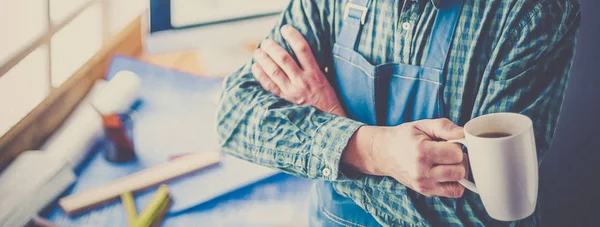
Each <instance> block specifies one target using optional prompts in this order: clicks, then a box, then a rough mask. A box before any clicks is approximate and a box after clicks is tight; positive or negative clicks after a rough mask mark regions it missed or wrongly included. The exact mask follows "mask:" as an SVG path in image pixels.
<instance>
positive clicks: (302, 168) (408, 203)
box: [217, 0, 580, 226]
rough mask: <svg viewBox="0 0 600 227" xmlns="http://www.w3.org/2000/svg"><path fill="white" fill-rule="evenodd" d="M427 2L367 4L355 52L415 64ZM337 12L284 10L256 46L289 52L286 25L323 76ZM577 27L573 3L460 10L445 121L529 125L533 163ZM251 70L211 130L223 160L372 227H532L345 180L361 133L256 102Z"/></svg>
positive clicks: (432, 4)
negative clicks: (365, 215) (280, 180)
mask: <svg viewBox="0 0 600 227" xmlns="http://www.w3.org/2000/svg"><path fill="white" fill-rule="evenodd" d="M438 1H443V0H372V1H371V4H370V8H369V12H368V16H367V21H366V23H365V25H364V27H363V30H362V33H361V37H360V43H359V45H358V49H357V51H358V52H359V53H361V54H362V55H363V56H364V57H365V58H367V59H368V60H369V61H370V62H371V63H372V64H382V63H386V62H401V63H407V64H415V65H421V64H423V62H424V60H425V58H424V51H425V50H426V49H427V44H428V42H427V40H428V38H429V36H430V32H431V29H432V25H433V22H434V19H435V15H436V6H437V5H438V4H439V2H438ZM347 2H348V1H347V0H293V1H292V2H291V3H290V5H289V6H288V7H287V9H286V10H285V11H284V12H283V13H282V15H281V17H280V19H279V22H278V23H277V24H276V25H275V27H274V29H273V30H272V32H271V33H270V34H269V35H268V38H270V39H273V40H275V41H276V42H278V43H279V44H280V45H282V46H284V47H285V48H286V49H287V50H288V51H289V52H292V50H291V48H290V47H289V46H288V45H287V44H286V43H285V41H284V40H283V38H282V36H281V34H280V28H281V27H282V26H283V25H285V24H290V25H292V26H294V27H295V28H297V29H298V30H299V31H300V32H301V33H303V34H304V36H305V38H306V39H307V40H308V42H309V44H310V45H311V48H312V51H313V53H314V54H315V57H316V59H317V61H318V63H319V64H320V66H321V67H322V68H323V70H325V69H326V68H331V66H332V62H333V61H332V46H333V44H334V43H335V42H336V36H337V34H338V33H339V32H340V28H341V26H342V15H343V10H344V6H345V5H346V3H347ZM406 23H407V24H408V25H409V26H406V25H405V24H406ZM579 23H580V9H579V4H578V2H577V1H575V0H536V1H532V0H493V1H492V0H465V2H464V6H463V8H462V12H461V15H460V17H459V22H458V26H457V28H456V33H455V35H454V40H453V42H452V47H451V50H450V53H449V56H448V62H447V64H446V68H445V70H444V75H445V87H444V103H445V108H446V111H445V112H446V113H448V114H447V116H446V117H448V118H449V119H451V120H452V121H454V122H455V123H457V124H459V125H464V123H466V122H467V121H468V120H469V119H471V118H473V117H477V116H479V115H483V114H487V113H494V112H519V113H522V114H525V115H527V116H529V117H531V118H532V119H533V121H534V127H535V136H536V144H537V151H538V157H539V158H540V160H541V157H542V156H543V154H544V152H545V151H546V150H548V147H549V144H550V142H551V140H552V135H553V133H554V128H555V126H556V123H557V119H558V115H559V111H560V108H561V103H562V100H563V93H564V90H565V86H566V83H567V77H568V72H569V68H570V66H571V61H572V58H573V55H574V46H575V43H576V36H577V32H578V28H579ZM403 24H404V25H403ZM252 63H253V61H252V60H250V61H249V62H248V63H247V64H246V65H245V66H243V67H242V68H241V69H240V70H239V71H238V72H236V73H234V74H232V75H230V76H229V77H228V78H227V79H226V80H225V82H224V92H223V94H222V97H221V101H220V107H219V112H218V128H217V130H218V133H219V136H220V142H221V146H222V148H223V150H224V151H225V152H228V153H229V154H232V155H234V156H237V157H240V158H242V159H246V160H249V161H251V162H254V163H258V164H261V165H264V166H268V167H272V168H277V169H280V170H282V171H285V172H287V173H290V174H294V175H297V176H302V177H306V178H311V179H319V180H327V181H333V182H334V187H335V189H336V191H338V192H339V193H340V194H342V195H344V196H346V197H349V198H351V199H353V200H354V201H355V202H356V203H357V204H358V205H359V206H361V207H362V208H363V209H365V210H366V211H368V212H369V213H371V214H372V215H373V216H374V217H375V218H376V219H377V221H379V222H380V223H381V224H384V225H389V226H463V225H467V226H484V225H519V224H523V225H527V226H531V225H536V224H537V225H539V223H540V218H539V215H537V213H536V215H532V216H531V217H529V218H527V219H524V220H521V221H519V222H499V221H496V220H493V219H491V218H490V217H489V216H488V215H487V213H486V212H485V210H484V208H483V205H482V203H481V201H480V199H479V197H478V195H477V194H474V193H470V192H465V194H464V196H463V197H462V198H460V199H448V198H426V197H409V196H407V195H406V193H403V192H405V191H406V190H409V189H407V188H406V187H405V186H404V185H402V184H400V183H398V182H397V181H395V180H394V179H392V178H390V177H376V176H360V177H358V178H352V179H348V178H345V177H344V176H343V175H342V173H341V172H340V169H339V165H340V156H341V153H342V151H343V150H344V148H345V146H346V144H347V142H348V140H349V138H350V137H351V136H352V134H353V133H354V131H355V130H356V129H357V128H358V127H360V126H361V125H363V123H361V122H357V121H354V120H351V119H348V118H343V117H339V116H336V115H332V114H329V113H325V112H322V111H319V110H318V109H316V108H314V107H312V106H300V105H295V104H292V103H290V102H287V101H285V100H283V99H281V98H279V97H277V96H275V95H273V94H271V93H269V92H267V91H266V90H264V89H263V88H262V87H261V86H260V84H259V83H258V82H257V81H256V80H255V79H254V77H253V75H252V74H251V70H250V68H251V67H250V66H251V64H252Z"/></svg>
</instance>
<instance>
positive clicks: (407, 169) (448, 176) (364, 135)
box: [342, 119, 468, 198]
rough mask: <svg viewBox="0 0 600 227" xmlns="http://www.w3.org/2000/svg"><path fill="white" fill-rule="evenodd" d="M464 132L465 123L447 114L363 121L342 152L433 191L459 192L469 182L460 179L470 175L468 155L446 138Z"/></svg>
mask: <svg viewBox="0 0 600 227" xmlns="http://www.w3.org/2000/svg"><path fill="white" fill-rule="evenodd" d="M463 136H464V132H463V129H462V128H461V127H459V126H457V125H455V124H454V123H452V122H451V121H450V120H448V119H431V120H420V121H414V122H408V123H404V124H401V125H398V126H394V127H376V126H363V127H361V128H359V129H358V130H357V131H356V133H355V134H354V135H353V137H352V139H351V140H350V143H349V144H348V147H347V148H346V150H345V151H344V153H342V162H343V163H345V164H348V165H350V166H353V167H355V168H356V169H358V170H359V171H361V172H363V173H366V174H371V175H379V176H390V177H393V178H394V179H396V180H397V181H398V182H400V183H402V184H404V185H405V186H407V187H409V188H411V189H413V190H415V191H417V192H419V193H421V194H423V195H425V196H428V197H431V196H444V197H450V198H459V197H461V196H462V194H463V192H464V187H463V186H462V185H460V184H459V183H458V182H457V181H458V180H460V179H463V178H465V176H467V173H468V172H467V171H468V161H467V156H466V154H463V152H462V150H461V147H460V146H459V145H457V144H453V143H448V142H445V141H446V140H452V139H460V138H463Z"/></svg>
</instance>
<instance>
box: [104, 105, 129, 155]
mask: <svg viewBox="0 0 600 227" xmlns="http://www.w3.org/2000/svg"><path fill="white" fill-rule="evenodd" d="M102 123H103V125H104V132H105V134H106V139H107V141H106V145H107V146H105V151H104V158H106V160H108V161H110V162H128V161H132V160H134V159H135V149H134V145H133V140H132V138H133V120H132V119H131V116H130V115H129V114H122V115H117V114H108V115H102Z"/></svg>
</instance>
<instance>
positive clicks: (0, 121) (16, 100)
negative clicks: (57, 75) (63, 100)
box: [0, 46, 50, 135]
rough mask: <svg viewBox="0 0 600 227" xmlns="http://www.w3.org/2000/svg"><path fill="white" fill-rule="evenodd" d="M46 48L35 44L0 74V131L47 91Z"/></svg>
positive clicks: (26, 110) (30, 107)
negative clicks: (28, 52)
mask: <svg viewBox="0 0 600 227" xmlns="http://www.w3.org/2000/svg"><path fill="white" fill-rule="evenodd" d="M47 69H48V49H47V47H46V46H43V47H39V48H37V49H36V50H35V51H33V52H31V54H29V55H28V56H27V57H26V58H24V59H23V60H21V61H20V62H19V63H18V64H17V65H15V67H13V68H12V69H10V71H8V72H7V73H6V74H4V76H2V77H0V106H1V107H2V108H1V109H0V114H1V116H2V117H0V135H4V133H6V132H8V130H9V129H10V128H11V127H13V126H14V125H15V124H17V122H19V121H20V120H21V119H22V118H23V117H25V116H26V115H27V113H29V111H31V110H32V109H33V108H35V107H36V106H37V105H38V104H39V103H40V102H41V101H42V100H44V98H45V97H46V95H48V92H49V91H50V86H49V85H48V70H47Z"/></svg>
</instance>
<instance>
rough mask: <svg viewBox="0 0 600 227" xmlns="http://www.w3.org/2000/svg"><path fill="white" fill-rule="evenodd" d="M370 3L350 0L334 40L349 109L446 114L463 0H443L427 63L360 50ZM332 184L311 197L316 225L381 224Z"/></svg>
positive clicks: (355, 112)
mask: <svg viewBox="0 0 600 227" xmlns="http://www.w3.org/2000/svg"><path fill="white" fill-rule="evenodd" d="M406 1H408V0H406ZM368 3H369V1H368V0H351V1H350V3H348V4H347V5H346V9H345V13H344V19H343V24H342V28H341V31H340V34H339V36H338V38H337V43H335V44H334V46H333V60H334V69H335V83H336V84H334V87H336V88H337V89H338V92H339V94H338V95H339V97H340V98H341V100H340V101H341V102H342V105H343V106H344V108H345V110H346V114H347V115H348V117H349V118H352V119H354V120H357V121H360V122H363V123H366V124H369V125H388V126H391V125H399V124H402V123H404V122H410V121H416V120H421V119H428V118H440V117H444V107H443V99H442V92H443V81H444V80H443V79H444V78H443V73H442V72H443V70H444V65H445V62H446V57H447V55H448V52H449V50H450V44H451V41H452V37H453V33H454V29H455V27H456V23H457V21H458V16H459V14H460V10H461V8H462V0H446V1H442V3H443V5H441V6H440V7H439V9H438V12H437V15H436V18H435V22H434V26H433V29H432V32H431V36H430V39H429V49H428V50H427V52H426V54H427V56H426V60H425V63H424V65H423V66H418V65H408V64H402V63H385V64H381V65H372V64H371V63H369V61H367V60H366V59H365V58H364V57H363V56H362V55H361V54H359V53H358V52H356V50H355V48H356V46H357V44H358V41H357V40H358V37H359V36H360V32H361V27H362V25H363V24H364V23H365V20H366V15H367V10H368V7H369V6H368ZM333 184H335V183H332V182H328V181H318V182H317V183H316V184H315V187H314V189H313V193H312V198H311V202H310V203H311V205H310V208H311V211H310V218H309V219H310V220H309V221H310V224H311V226H346V227H348V226H378V225H380V224H378V223H377V221H376V220H375V219H374V218H373V216H371V214H369V213H367V212H366V211H365V210H363V209H362V208H361V207H359V206H358V205H357V204H356V203H354V201H353V200H352V199H350V198H347V197H344V196H342V195H340V194H339V193H337V192H336V191H335V189H334V185H333Z"/></svg>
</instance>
